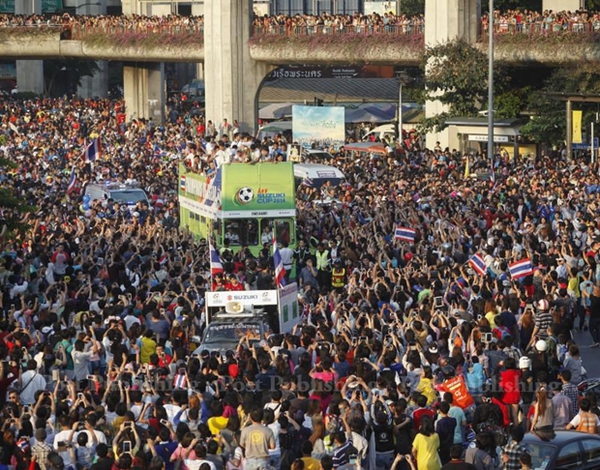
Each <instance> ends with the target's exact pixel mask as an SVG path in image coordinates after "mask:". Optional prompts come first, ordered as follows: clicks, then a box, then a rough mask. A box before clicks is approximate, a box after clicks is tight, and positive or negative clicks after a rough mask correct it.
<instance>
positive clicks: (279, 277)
mask: <svg viewBox="0 0 600 470" xmlns="http://www.w3.org/2000/svg"><path fill="white" fill-rule="evenodd" d="M273 264H274V265H275V283H276V284H277V287H283V286H285V268H284V267H283V260H282V259H281V254H280V253H279V247H278V246H277V240H275V238H273Z"/></svg>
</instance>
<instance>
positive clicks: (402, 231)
mask: <svg viewBox="0 0 600 470" xmlns="http://www.w3.org/2000/svg"><path fill="white" fill-rule="evenodd" d="M416 234H417V232H416V230H413V229H412V228H408V227H401V226H400V225H398V226H397V227H396V233H395V234H394V238H395V239H396V240H401V241H403V242H408V243H414V242H415V236H416Z"/></svg>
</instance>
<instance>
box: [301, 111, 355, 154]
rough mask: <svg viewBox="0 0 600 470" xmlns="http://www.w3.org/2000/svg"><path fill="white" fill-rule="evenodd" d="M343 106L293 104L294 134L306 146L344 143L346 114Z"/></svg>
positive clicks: (326, 145)
mask: <svg viewBox="0 0 600 470" xmlns="http://www.w3.org/2000/svg"><path fill="white" fill-rule="evenodd" d="M345 111H346V110H345V108H344V107H342V106H292V136H293V138H294V141H295V142H298V143H299V144H300V145H302V146H303V147H305V148H310V147H311V146H312V144H316V145H317V147H319V148H325V147H333V148H335V149H338V148H339V147H341V146H342V145H344V140H345V138H346V119H345V118H346V114H345Z"/></svg>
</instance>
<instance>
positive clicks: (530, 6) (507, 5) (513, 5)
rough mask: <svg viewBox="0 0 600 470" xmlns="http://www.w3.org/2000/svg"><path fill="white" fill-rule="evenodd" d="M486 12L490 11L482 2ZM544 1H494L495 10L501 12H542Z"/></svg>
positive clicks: (485, 3)
mask: <svg viewBox="0 0 600 470" xmlns="http://www.w3.org/2000/svg"><path fill="white" fill-rule="evenodd" d="M481 6H482V8H483V10H484V12H487V10H488V4H487V2H482V5H481ZM542 8H543V5H542V0H494V9H495V10H500V11H506V10H521V11H523V10H534V11H542Z"/></svg>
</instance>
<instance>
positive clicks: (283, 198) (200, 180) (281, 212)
mask: <svg viewBox="0 0 600 470" xmlns="http://www.w3.org/2000/svg"><path fill="white" fill-rule="evenodd" d="M292 165H293V163H291V162H281V163H261V164H258V165H247V164H231V165H222V166H221V167H220V168H219V169H218V170H217V172H216V173H215V175H214V176H213V177H212V178H211V177H207V176H204V175H199V174H196V173H192V172H189V171H186V170H185V167H183V165H181V166H180V169H179V203H180V206H181V207H184V208H186V209H188V210H190V211H193V212H194V213H197V214H200V215H202V216H204V217H209V218H211V219H216V218H229V219H235V218H248V217H250V218H252V217H295V215H296V201H295V192H294V190H295V186H294V169H293V166H292Z"/></svg>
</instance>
